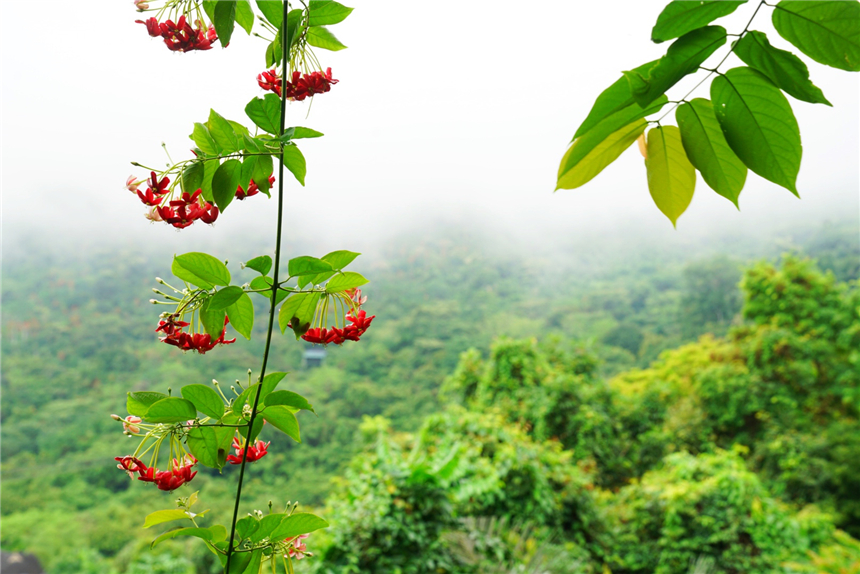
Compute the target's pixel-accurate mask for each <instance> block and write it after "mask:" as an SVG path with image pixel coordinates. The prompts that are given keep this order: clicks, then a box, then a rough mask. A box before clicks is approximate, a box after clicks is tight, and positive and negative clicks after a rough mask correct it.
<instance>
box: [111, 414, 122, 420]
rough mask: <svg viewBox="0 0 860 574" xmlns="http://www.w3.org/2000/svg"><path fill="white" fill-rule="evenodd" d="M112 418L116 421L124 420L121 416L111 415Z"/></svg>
mask: <svg viewBox="0 0 860 574" xmlns="http://www.w3.org/2000/svg"><path fill="white" fill-rule="evenodd" d="M110 418H112V419H113V420H115V421H121V420H122V417H121V416H119V415H111V416H110Z"/></svg>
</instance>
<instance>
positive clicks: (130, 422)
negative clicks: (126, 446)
mask: <svg viewBox="0 0 860 574" xmlns="http://www.w3.org/2000/svg"><path fill="white" fill-rule="evenodd" d="M139 422H141V418H140V417H136V416H134V415H128V416H127V417H125V420H124V421H123V423H122V428H123V430H124V431H125V432H127V433H130V434H138V433H139V432H140V427H139V426H137V424H138V423H139Z"/></svg>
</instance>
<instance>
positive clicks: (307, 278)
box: [297, 271, 337, 289]
mask: <svg viewBox="0 0 860 574" xmlns="http://www.w3.org/2000/svg"><path fill="white" fill-rule="evenodd" d="M335 273H337V271H326V272H325V273H320V274H319V275H303V276H301V277H299V279H298V281H297V284H298V286H299V289H304V288H305V287H306V286H307V285H320V284H322V283H323V282H325V281H328V280H329V279H331V278H332V277H334V275H335Z"/></svg>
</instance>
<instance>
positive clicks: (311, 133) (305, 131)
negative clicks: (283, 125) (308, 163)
mask: <svg viewBox="0 0 860 574" xmlns="http://www.w3.org/2000/svg"><path fill="white" fill-rule="evenodd" d="M290 129H291V130H293V134H292V136H290V139H294V140H299V139H304V138H321V137H322V136H324V135H325V134H324V133H322V132H318V131H316V130H312V129H311V128H303V127H300V126H296V127H293V128H290Z"/></svg>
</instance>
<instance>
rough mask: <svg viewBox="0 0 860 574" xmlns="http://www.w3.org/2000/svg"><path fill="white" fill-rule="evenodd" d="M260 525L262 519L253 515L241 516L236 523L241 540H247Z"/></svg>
mask: <svg viewBox="0 0 860 574" xmlns="http://www.w3.org/2000/svg"><path fill="white" fill-rule="evenodd" d="M259 527H260V521H259V520H257V519H256V518H254V517H253V516H246V517H244V518H240V519H239V521H238V522H237V523H236V536H238V538H239V540H245V539H246V538H248V537H249V536H250V535H251V534H253V533H254V532H256V531H257V529H258V528H259Z"/></svg>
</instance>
